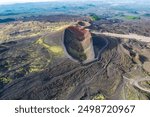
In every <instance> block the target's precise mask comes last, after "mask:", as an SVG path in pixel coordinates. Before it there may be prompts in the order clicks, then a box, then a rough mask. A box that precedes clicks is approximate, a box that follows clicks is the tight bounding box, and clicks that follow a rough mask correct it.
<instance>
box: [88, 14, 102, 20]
mask: <svg viewBox="0 0 150 117" xmlns="http://www.w3.org/2000/svg"><path fill="white" fill-rule="evenodd" d="M90 18H91V19H92V20H93V21H97V20H100V19H101V18H100V17H99V16H98V15H96V14H95V13H91V14H90Z"/></svg>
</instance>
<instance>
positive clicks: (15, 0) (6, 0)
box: [0, 0, 150, 5]
mask: <svg viewBox="0 0 150 117" xmlns="http://www.w3.org/2000/svg"><path fill="white" fill-rule="evenodd" d="M48 1H89V0H0V5H2V4H13V3H25V2H48ZM90 1H96V0H90ZM97 1H107V2H108V1H113V2H114V1H115V2H118V1H122V2H123V1H126V2H127V1H130V2H131V1H134V2H135V1H137V2H140V1H142V2H150V0H97Z"/></svg>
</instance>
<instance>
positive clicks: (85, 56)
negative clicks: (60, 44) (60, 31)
mask: <svg viewBox="0 0 150 117" xmlns="http://www.w3.org/2000/svg"><path fill="white" fill-rule="evenodd" d="M91 37H92V36H91V33H90V32H89V30H87V29H85V28H83V27H81V26H70V27H68V28H67V29H66V30H65V35H64V43H65V47H66V50H67V52H68V53H69V55H70V56H72V57H73V58H75V59H77V60H78V61H80V62H82V63H87V62H90V61H92V60H93V59H94V57H95V55H94V50H93V43H92V38H91Z"/></svg>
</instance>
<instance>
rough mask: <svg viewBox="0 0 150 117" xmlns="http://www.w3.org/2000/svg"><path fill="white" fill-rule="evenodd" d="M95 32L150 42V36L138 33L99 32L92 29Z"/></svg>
mask: <svg viewBox="0 0 150 117" xmlns="http://www.w3.org/2000/svg"><path fill="white" fill-rule="evenodd" d="M92 32H93V33H94V34H101V35H105V36H110V37H117V38H125V39H135V40H138V41H143V42H148V43H150V37H146V36H142V35H137V34H133V33H130V34H117V33H109V32H97V31H92Z"/></svg>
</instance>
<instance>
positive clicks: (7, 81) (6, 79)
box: [0, 77, 12, 84]
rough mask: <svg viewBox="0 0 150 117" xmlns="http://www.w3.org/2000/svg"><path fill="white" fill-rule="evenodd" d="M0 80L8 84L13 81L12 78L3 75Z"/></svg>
mask: <svg viewBox="0 0 150 117" xmlns="http://www.w3.org/2000/svg"><path fill="white" fill-rule="evenodd" d="M0 82H2V83H3V84H8V83H10V82H12V79H11V78H6V77H2V78H0Z"/></svg>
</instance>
